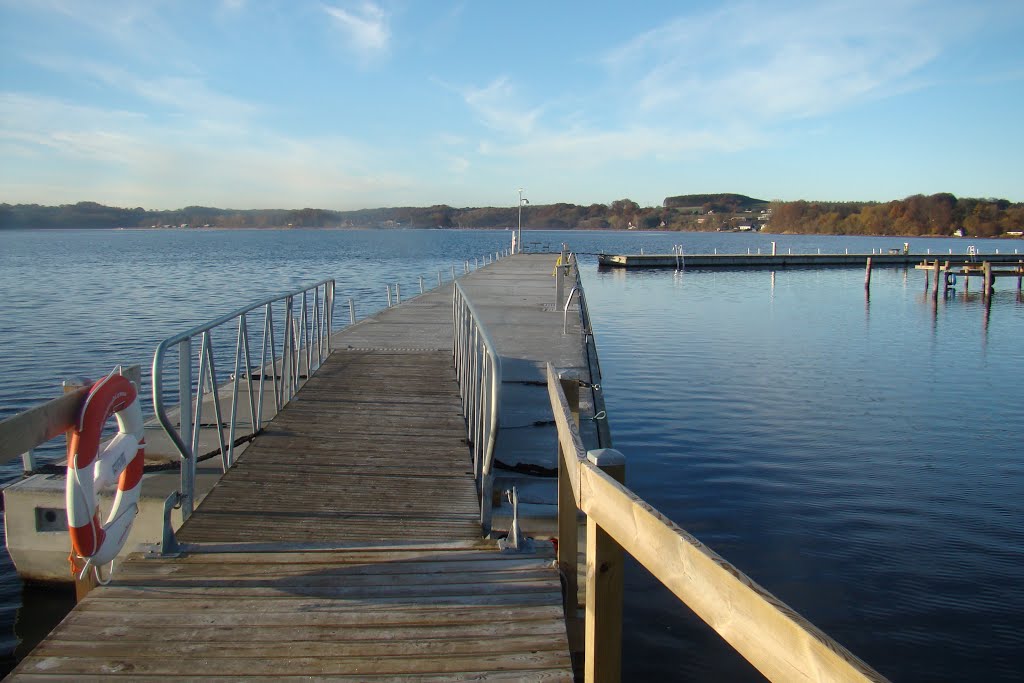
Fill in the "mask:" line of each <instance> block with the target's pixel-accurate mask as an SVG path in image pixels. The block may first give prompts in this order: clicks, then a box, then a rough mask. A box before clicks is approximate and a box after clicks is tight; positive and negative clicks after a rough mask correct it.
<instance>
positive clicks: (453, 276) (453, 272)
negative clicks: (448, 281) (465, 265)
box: [452, 263, 455, 280]
mask: <svg viewBox="0 0 1024 683" xmlns="http://www.w3.org/2000/svg"><path fill="white" fill-rule="evenodd" d="M454 279H455V264H454V263H453V264H452V280H454Z"/></svg>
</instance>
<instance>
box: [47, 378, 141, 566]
mask: <svg viewBox="0 0 1024 683" xmlns="http://www.w3.org/2000/svg"><path fill="white" fill-rule="evenodd" d="M111 415H113V416H114V417H116V418H117V427H118V430H117V435H115V436H114V437H113V438H112V439H110V440H109V441H107V442H105V443H103V444H101V443H100V437H101V435H102V432H103V425H104V424H105V423H106V422H107V420H108V419H110V416H111ZM144 437H145V434H144V431H143V421H142V407H141V405H140V402H139V397H138V392H137V391H136V390H135V385H133V384H132V383H131V382H130V381H129V380H128V379H127V378H125V377H122V376H121V375H114V374H111V375H108V376H107V377H105V378H104V379H101V380H100V381H98V382H96V383H95V384H93V385H92V387H90V389H89V395H88V396H87V397H86V399H85V404H84V405H83V406H82V410H81V412H80V413H79V417H78V424H76V425H75V427H74V428H73V430H72V435H71V444H70V446H69V456H68V476H67V489H66V503H67V509H68V530H69V532H70V534H71V544H72V546H73V548H74V553H75V554H76V555H78V556H79V557H81V558H84V559H85V560H86V561H87V566H88V565H92V566H93V567H97V566H100V565H103V564H106V563H107V562H110V561H111V560H113V559H114V558H115V557H117V554H118V553H119V552H121V548H122V547H123V546H124V542H125V539H126V538H128V532H130V531H131V528H132V523H133V522H134V521H135V516H136V515H137V514H138V511H139V506H138V503H139V492H140V490H141V488H142V485H141V484H142V470H143V464H144V461H145V455H144V448H145V438H144ZM114 481H117V495H116V496H115V497H114V507H113V509H112V510H111V511H110V515H109V516H108V517H107V521H106V522H105V523H103V524H100V519H99V509H98V507H97V504H96V489H97V488H99V487H101V486H104V485H108V484H112V483H114ZM83 573H84V572H83Z"/></svg>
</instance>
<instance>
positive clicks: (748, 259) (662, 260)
mask: <svg viewBox="0 0 1024 683" xmlns="http://www.w3.org/2000/svg"><path fill="white" fill-rule="evenodd" d="M968 258H969V257H968V256H967V255H966V254H950V255H944V254H931V253H928V254H921V253H899V252H897V253H892V252H891V251H890V252H889V253H887V254H882V253H878V254H788V253H787V254H781V253H776V254H771V253H765V254H688V253H679V254H600V255H598V264H599V265H600V266H602V267H605V268H730V269H739V268H863V267H864V266H865V264H866V263H867V261H868V259H871V263H872V264H873V265H874V266H875V267H876V268H879V267H884V266H888V267H899V266H903V267H911V266H915V265H917V264H918V263H921V261H923V260H926V259H927V260H932V259H945V260H950V259H958V260H959V259H968ZM1020 259H1021V255H1020V254H1016V253H1014V254H977V255H976V257H975V260H976V261H977V262H978V263H980V262H981V261H991V262H992V263H1016V262H1017V261H1019V260H1020Z"/></svg>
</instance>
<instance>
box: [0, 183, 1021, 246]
mask: <svg viewBox="0 0 1024 683" xmlns="http://www.w3.org/2000/svg"><path fill="white" fill-rule="evenodd" d="M768 209H770V212H769V211H768ZM517 222H518V211H517V208H516V207H514V206H512V207H478V208H473V207H468V208H456V207H452V206H448V205H444V204H439V205H435V206H430V207H390V208H378V209H360V210H357V211H333V210H329V209H310V208H307V209H296V210H292V209H251V210H236V209H218V208H211V207H202V206H189V207H185V208H184V209H176V210H169V211H151V210H146V209H144V208H142V207H136V208H118V207H111V206H104V205H102V204H97V203H95V202H79V203H78V204H67V205H63V206H40V205H37V204H18V205H11V204H0V229H11V228H30V229H47V228H50V229H52V228H120V227H127V228H152V227H179V226H182V225H187V226H188V227H190V228H195V227H217V228H288V227H291V228H339V227H340V228H505V227H514V226H516V225H517ZM739 226H749V227H750V228H752V229H755V230H756V229H763V230H765V231H770V232H775V233H784V232H793V233H825V234H847V235H854V234H857V235H865V234H866V235H952V234H953V233H954V232H955V231H956V230H958V229H963V230H964V231H965V232H966V234H968V235H971V236H978V237H993V236H997V235H1002V234H1006V233H1009V232H1014V231H1020V230H1022V229H1024V204H1021V203H1017V204H1014V203H1011V202H1009V201H1007V200H1005V199H967V198H960V199H958V198H957V197H954V196H953V195H951V194H948V193H942V194H936V195H931V196H928V197H926V196H924V195H914V196H912V197H907V198H906V199H902V200H896V201H892V202H887V203H877V202H809V201H803V200H801V201H795V202H779V201H776V202H771V203H770V204H769V203H768V202H766V201H764V200H760V199H754V198H751V197H747V196H746V195H740V194H691V195H677V196H673V197H667V198H666V199H665V201H664V202H663V204H662V206H656V207H641V206H640V205H639V204H637V203H636V202H634V201H632V200H630V199H618V200H616V201H613V202H611V203H610V204H590V205H586V206H584V205H577V204H565V203H559V204H545V205H532V204H531V205H527V206H524V207H523V227H524V228H529V229H549V230H574V229H578V230H609V229H610V230H625V229H629V228H635V229H644V230H652V229H655V230H656V229H661V230H703V231H713V230H733V229H737V228H738V227H739Z"/></svg>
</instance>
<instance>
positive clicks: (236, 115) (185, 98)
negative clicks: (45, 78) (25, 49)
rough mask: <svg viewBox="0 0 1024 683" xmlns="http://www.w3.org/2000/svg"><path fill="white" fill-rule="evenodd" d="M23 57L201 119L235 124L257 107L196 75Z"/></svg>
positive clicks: (67, 59)
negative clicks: (140, 72)
mask: <svg viewBox="0 0 1024 683" xmlns="http://www.w3.org/2000/svg"><path fill="white" fill-rule="evenodd" d="M25 59H26V61H30V62H32V63H34V64H36V65H37V66H41V67H43V68H46V69H50V70H51V71H54V72H57V73H61V74H65V75H69V76H72V77H75V78H77V79H89V80H91V81H93V82H95V83H97V84H99V85H102V86H105V87H107V88H110V89H111V90H113V91H116V92H117V93H118V94H128V95H133V96H135V97H139V98H142V99H143V100H145V101H146V102H147V103H149V104H156V105H159V106H160V107H161V108H162V110H163V111H167V112H179V113H184V114H188V115H190V116H194V117H197V118H200V119H204V120H213V119H223V120H226V121H232V122H233V124H234V125H238V124H239V123H240V122H241V121H242V120H245V119H249V118H252V117H253V116H254V115H255V114H257V113H258V111H259V107H258V106H256V105H255V104H252V103H250V102H248V101H246V100H243V99H240V98H237V97H233V96H231V95H227V94H225V93H222V92H219V91H217V90H215V89H213V88H211V87H210V85H209V84H208V83H207V82H206V81H205V80H204V79H203V78H201V77H198V76H193V75H180V74H161V75H156V76H146V75H141V74H139V73H135V72H132V71H129V70H128V69H126V68H124V67H121V66H117V65H114V64H109V63H105V62H100V61H96V60H90V59H69V58H64V57H59V56H56V55H48V54H47V55H27V56H26V57H25Z"/></svg>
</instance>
